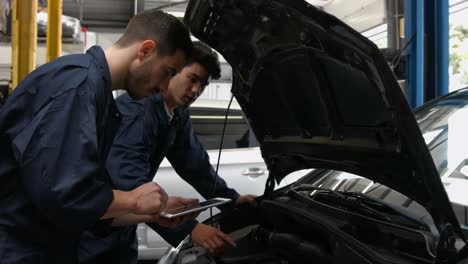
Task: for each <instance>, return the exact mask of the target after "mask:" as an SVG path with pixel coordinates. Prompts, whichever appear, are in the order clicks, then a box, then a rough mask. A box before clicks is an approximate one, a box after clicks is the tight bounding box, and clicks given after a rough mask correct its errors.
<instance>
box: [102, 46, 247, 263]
mask: <svg viewBox="0 0 468 264" xmlns="http://www.w3.org/2000/svg"><path fill="white" fill-rule="evenodd" d="M220 71H221V70H220V66H219V61H218V56H217V54H216V52H214V51H213V50H212V49H211V48H209V47H208V46H206V45H204V44H203V43H201V42H195V43H194V50H193V53H192V56H191V57H190V58H188V60H187V62H186V64H185V67H184V68H183V69H182V71H181V72H180V73H178V74H177V75H176V76H175V77H174V78H172V79H171V82H170V83H169V86H167V87H166V88H164V89H161V94H158V95H154V96H151V97H149V98H146V99H144V100H140V101H135V100H133V99H132V98H131V97H130V96H128V95H126V94H124V95H121V96H120V97H119V98H117V100H116V101H117V106H118V108H119V110H120V111H121V112H122V114H123V122H122V124H121V126H120V128H119V132H118V133H117V135H116V138H115V140H114V144H113V145H112V148H111V151H110V154H109V158H108V160H107V168H108V170H109V173H110V176H111V178H112V182H113V183H114V184H115V185H116V186H118V188H121V189H127V190H130V189H132V188H135V187H136V186H139V185H141V184H145V183H148V182H151V181H152V180H153V177H154V175H155V174H156V179H157V170H158V168H159V165H160V164H161V162H162V161H163V159H164V157H166V158H167V159H168V160H169V162H170V163H171V164H172V166H173V167H174V169H175V170H176V172H177V173H178V174H179V175H180V176H181V177H182V178H183V179H184V180H185V181H187V182H188V183H189V184H191V185H192V186H193V187H194V188H195V189H196V190H197V191H198V192H199V193H200V194H201V195H202V196H203V197H205V198H206V199H209V198H214V197H225V198H231V199H232V200H233V201H234V202H235V203H236V204H240V203H250V204H253V205H254V204H255V200H254V198H255V196H253V195H243V196H239V194H238V193H237V192H236V191H235V190H233V189H231V188H229V187H228V186H227V185H226V182H225V181H224V180H223V179H222V178H220V177H219V176H218V175H217V174H216V173H215V171H214V169H213V167H212V166H211V164H210V161H209V156H208V153H207V152H206V150H205V149H204V147H203V146H202V144H201V143H200V141H199V140H198V138H197V137H196V136H195V134H194V132H193V129H192V123H191V121H190V116H189V111H188V109H187V108H188V107H189V106H190V105H191V104H192V103H193V102H194V101H195V100H196V99H197V98H198V96H199V95H200V94H201V93H202V92H203V89H204V88H205V87H206V86H207V85H208V80H209V78H210V77H211V78H213V79H218V78H219V77H220ZM215 182H216V188H215V189H214V184H215ZM149 226H150V227H151V228H153V229H154V230H155V231H156V232H158V233H159V234H160V235H161V236H162V237H163V238H164V239H166V241H168V242H169V243H170V244H171V245H173V246H176V245H177V244H179V243H180V242H181V241H182V240H183V239H184V238H185V237H186V236H187V235H189V234H191V235H192V239H193V240H194V241H195V242H196V243H198V244H200V245H201V246H203V247H205V248H206V249H208V250H209V251H210V252H212V253H217V252H219V251H220V250H222V248H223V246H224V244H225V243H226V242H227V243H229V244H232V245H235V243H234V242H233V241H232V240H231V238H229V236H228V235H226V234H224V233H223V232H221V231H220V230H218V229H216V228H213V227H211V226H207V225H204V224H200V223H198V222H196V221H191V222H188V223H186V224H184V225H183V226H181V227H179V228H177V229H167V228H162V227H161V226H158V225H157V224H154V223H150V224H149ZM135 231H136V226H133V227H128V228H127V230H126V231H125V233H124V232H122V233H124V234H122V236H128V237H125V239H121V240H114V241H113V245H112V246H111V247H112V249H107V253H106V254H107V255H108V256H109V257H110V256H112V257H111V258H109V259H112V263H137V256H138V246H137V245H138V244H137V242H138V241H137V236H136V232H135ZM122 236H121V237H122ZM110 240H112V239H110ZM110 240H106V242H107V243H108V245H111V244H112V242H111V241H110ZM103 251H104V249H103Z"/></svg>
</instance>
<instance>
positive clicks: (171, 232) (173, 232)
mask: <svg viewBox="0 0 468 264" xmlns="http://www.w3.org/2000/svg"><path fill="white" fill-rule="evenodd" d="M197 224H198V222H197V221H196V220H193V221H188V222H186V223H184V224H182V225H180V226H178V227H176V228H167V227H162V226H160V225H158V224H155V223H147V225H148V226H149V227H151V229H153V230H154V231H155V232H156V233H158V234H159V235H160V236H161V237H162V238H164V240H166V241H167V243H169V244H171V246H173V247H177V246H178V245H179V244H180V242H182V240H184V239H185V237H187V236H188V235H190V234H192V230H193V229H194V228H195V226H196V225H197Z"/></svg>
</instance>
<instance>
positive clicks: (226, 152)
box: [137, 99, 309, 259]
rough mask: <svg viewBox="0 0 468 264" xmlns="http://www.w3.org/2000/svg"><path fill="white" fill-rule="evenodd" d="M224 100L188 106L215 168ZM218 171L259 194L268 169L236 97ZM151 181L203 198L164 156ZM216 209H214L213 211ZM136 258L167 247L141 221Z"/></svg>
mask: <svg viewBox="0 0 468 264" xmlns="http://www.w3.org/2000/svg"><path fill="white" fill-rule="evenodd" d="M228 103H229V102H228V101H221V100H203V99H198V100H197V101H195V102H194V103H193V105H192V106H190V118H191V120H192V124H193V129H194V131H195V134H196V135H197V136H198V138H199V139H200V141H201V142H202V144H203V146H204V147H205V148H206V149H207V151H208V154H209V156H210V161H211V164H212V165H213V167H214V168H216V163H217V160H218V154H219V147H220V142H221V135H222V131H223V125H224V120H225V116H226V110H227V106H228ZM308 171H309V170H307V171H303V172H299V173H296V174H292V175H290V176H289V177H286V178H285V179H284V180H283V181H282V182H281V186H284V185H286V184H288V183H290V182H293V181H295V180H296V179H297V178H300V177H301V176H302V175H305V174H306V173H307V172H308ZM218 173H219V175H220V176H221V177H222V178H223V179H224V180H225V181H226V183H227V184H228V186H229V187H232V188H234V189H235V190H237V191H238V192H239V193H248V194H255V195H259V196H260V195H262V194H263V192H264V190H265V184H266V180H267V177H268V170H267V168H266V165H265V162H264V160H263V159H262V157H261V153H260V149H259V148H258V142H257V140H256V139H255V136H254V135H253V133H252V132H251V131H250V128H249V125H248V124H247V122H246V120H245V119H244V116H243V114H242V110H241V109H240V107H239V105H238V104H237V102H236V101H234V102H233V103H232V106H231V109H230V111H229V115H228V121H227V125H226V133H225V135H224V143H223V149H222V154H221V160H220V165H219V172H218ZM154 181H155V182H157V183H158V184H160V185H161V186H162V187H163V188H164V189H165V190H166V191H167V193H169V194H170V195H175V196H184V197H196V198H199V199H200V200H204V198H203V197H202V196H201V195H200V194H199V193H198V192H197V191H196V190H195V189H194V188H193V187H192V186H190V185H189V184H188V183H186V182H185V181H184V180H183V179H181V178H180V177H179V176H178V175H177V173H176V172H175V171H174V169H173V168H172V166H171V164H170V163H169V162H168V161H167V160H166V159H164V161H163V162H162V163H161V165H160V167H159V169H158V172H157V173H156V175H155V178H154ZM218 212H219V210H217V209H214V210H213V213H218ZM209 216H210V215H209V211H208V210H207V211H204V212H202V213H201V214H200V215H199V216H198V218H197V219H198V220H199V221H204V220H205V219H207V218H208V217H209ZM137 234H138V254H139V255H138V257H139V259H159V258H160V257H161V256H162V255H163V254H164V253H165V252H166V251H167V249H168V248H169V247H170V245H169V244H168V243H167V242H166V241H164V239H163V238H162V237H161V236H159V235H158V234H157V233H155V232H154V231H153V230H152V229H151V228H149V227H148V226H147V225H145V224H140V225H138V229H137Z"/></svg>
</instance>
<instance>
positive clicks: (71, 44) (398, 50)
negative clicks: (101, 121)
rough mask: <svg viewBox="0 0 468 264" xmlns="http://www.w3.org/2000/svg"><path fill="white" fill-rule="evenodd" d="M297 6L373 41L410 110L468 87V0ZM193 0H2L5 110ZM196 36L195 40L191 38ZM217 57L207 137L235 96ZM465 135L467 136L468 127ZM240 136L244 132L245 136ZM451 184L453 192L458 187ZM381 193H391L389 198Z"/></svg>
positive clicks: (318, 1)
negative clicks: (78, 60)
mask: <svg viewBox="0 0 468 264" xmlns="http://www.w3.org/2000/svg"><path fill="white" fill-rule="evenodd" d="M218 1H222V0H218ZM291 1H293V0H291ZM294 1H306V2H307V3H309V4H311V5H313V6H315V7H317V8H319V9H320V10H322V11H325V12H327V13H330V14H332V15H334V16H336V17H337V18H338V19H340V20H341V21H343V22H344V23H346V24H347V25H348V26H350V27H351V28H353V29H354V30H355V31H357V32H359V33H360V34H362V35H363V36H364V37H366V38H368V39H369V40H371V41H372V42H373V43H374V44H375V45H376V46H377V47H378V48H379V49H380V51H381V52H382V54H383V56H384V58H385V59H386V61H387V63H388V65H389V66H390V69H391V70H393V74H394V76H395V77H396V79H397V80H398V84H399V85H400V87H401V89H402V91H403V93H404V95H405V98H406V100H407V102H408V104H409V106H410V107H411V108H412V109H418V107H421V106H423V105H424V104H426V103H428V102H431V101H433V100H435V99H437V98H440V97H442V96H445V95H447V94H449V93H451V92H455V91H458V90H460V89H464V88H466V87H468V0H406V1H405V0H353V1H349V0H348V1H346V0H294ZM189 2H190V1H189V0H62V1H61V0H58V1H57V0H0V5H1V6H0V9H3V10H4V11H5V12H4V14H5V17H4V18H3V20H1V19H2V17H0V111H1V107H2V105H3V104H4V102H5V101H6V100H7V98H8V95H9V94H11V93H12V92H13V91H14V89H15V87H16V86H17V85H18V83H20V82H21V80H22V79H24V78H25V77H26V76H27V75H28V74H29V73H30V72H31V71H33V70H34V69H35V68H37V67H39V66H41V65H43V64H45V63H47V62H49V61H51V60H53V59H55V58H57V57H60V56H63V55H68V54H74V53H84V52H86V50H87V49H89V48H90V47H92V46H95V45H98V46H101V47H102V48H104V49H105V48H108V47H110V46H112V44H113V43H114V42H115V41H116V40H118V39H119V38H120V36H121V35H122V34H123V32H124V31H125V27H126V25H127V23H128V22H129V20H130V19H131V18H132V17H133V16H134V15H135V14H137V13H139V12H140V11H142V10H149V9H159V10H162V11H165V12H168V13H170V14H172V15H174V16H176V17H177V18H179V19H180V20H183V18H184V14H185V11H186V9H187V5H188V3H189ZM351 2H352V4H351ZM2 12H3V11H2ZM0 15H1V14H0ZM2 22H3V25H2ZM192 39H193V40H196V38H195V37H194V36H192ZM219 56H220V62H221V78H220V79H219V80H216V81H213V82H210V84H209V86H207V87H206V89H205V90H204V92H203V94H202V96H201V97H200V99H201V101H202V102H203V103H205V102H208V103H209V104H215V105H222V107H218V106H217V108H216V111H213V112H209V111H206V109H205V108H204V106H201V107H200V109H197V110H194V113H196V114H195V116H196V117H195V118H194V119H193V120H194V122H193V123H194V127H196V129H198V127H200V131H202V132H203V133H205V135H208V136H212V134H215V133H217V134H221V131H224V130H223V129H224V128H222V122H221V121H223V120H221V118H220V117H223V115H224V110H225V109H224V108H223V107H225V105H227V104H228V102H229V99H231V96H232V93H231V88H232V85H233V79H234V78H233V70H232V68H231V66H230V65H229V63H228V62H227V61H226V59H225V58H223V57H222V56H221V54H219ZM122 93H123V91H122ZM122 93H121V92H119V91H117V92H115V91H114V96H115V97H117V96H119V95H120V94H122ZM234 105H235V106H234V110H232V111H233V113H234V114H233V115H235V118H234V119H236V121H235V122H233V123H235V124H236V125H237V126H236V129H233V131H234V130H235V131H234V132H233V131H231V132H232V134H231V135H229V136H228V137H229V139H228V140H229V143H228V145H229V148H231V147H232V148H234V147H233V146H236V144H244V145H243V146H244V147H249V148H257V149H256V151H257V152H258V153H257V154H259V153H260V152H259V150H258V142H256V139H255V135H253V132H252V131H250V130H249V125H248V122H246V121H245V120H244V119H246V118H245V116H243V114H242V111H241V109H240V107H239V105H238V104H237V102H235V103H234ZM220 109H222V110H220ZM198 111H199V112H198ZM207 113H208V114H207ZM231 114H232V112H231ZM206 115H212V117H210V118H209V120H208V121H207V120H205V119H203V117H204V116H206ZM441 116H442V114H441ZM432 117H433V116H432ZM432 117H431V118H432ZM226 118H227V117H226ZM434 118H435V117H434ZM423 119H424V118H423ZM440 119H441V120H442V119H443V118H440ZM423 121H424V120H423ZM421 123H422V122H421ZM214 131H216V132H214ZM437 131H438V130H437ZM463 131H468V128H467V129H464V130H463ZM249 133H250V134H249ZM237 134H240V135H241V138H240V137H239V136H238V135H237ZM423 136H424V140H426V142H429V141H432V140H433V139H434V138H436V137H437V136H433V134H430V133H427V134H423ZM456 136H457V137H462V136H463V135H461V134H457V135H456ZM207 138H208V137H207ZM221 138H222V137H221V136H219V135H218V136H217V137H215V138H208V139H205V138H203V139H202V141H203V142H204V143H205V141H206V142H208V143H207V144H212V145H213V146H215V145H216V144H217V143H218V141H219V140H220V139H221ZM210 140H211V141H210ZM242 140H243V141H242ZM241 141H242V142H241ZM239 142H241V143H239ZM246 142H247V143H246ZM451 147H453V146H451ZM211 148H213V149H214V147H210V149H211ZM258 156H260V155H258ZM262 162H263V161H262ZM464 162H465V163H466V164H465V163H464V164H465V165H463V166H466V168H468V159H465V160H464ZM166 165H167V164H166ZM460 166H461V167H460V168H462V167H463V166H462V165H460ZM463 168H465V167H463ZM254 169H258V171H257V170H254V171H253V173H261V174H265V173H267V172H268V170H266V169H265V170H263V169H264V168H257V167H255V168H254ZM460 170H461V169H460ZM259 171H260V172H259ZM248 173H252V171H248ZM445 173H448V172H445ZM467 175H468V173H467V174H465V175H464V177H461V176H460V177H461V178H460V179H464V180H466V179H468V176H467ZM345 176H349V175H345ZM465 178H466V179H465ZM249 179H250V178H249ZM366 183H367V182H366ZM329 184H330V185H331V184H332V183H329ZM333 184H335V182H333ZM355 184H360V183H355ZM367 184H368V185H366V186H365V189H366V191H367V190H369V189H372V188H370V186H373V184H374V182H371V181H369V182H368V183H367ZM444 184H446V185H444V186H446V187H447V186H450V185H451V184H452V183H445V182H444ZM338 185H339V184H336V186H338ZM351 185H352V184H351ZM351 187H353V186H351ZM451 187H453V188H455V184H453V185H452V186H451ZM372 190H374V189H372ZM381 195H382V197H385V196H386V195H389V196H391V194H388V193H387V194H386V193H382V194H381ZM460 196H461V195H459V196H457V199H460V200H466V198H461V197H460ZM450 198H452V197H450ZM453 209H454V211H455V213H456V215H457V217H459V220H460V219H464V221H462V223H461V225H462V227H464V232H465V233H466V234H468V231H467V230H468V207H466V206H463V204H462V202H460V203H458V204H454V205H453ZM147 229H148V230H147ZM147 229H146V227H145V229H143V228H140V227H139V229H138V231H137V232H138V236H139V239H140V236H141V237H145V241H149V240H151V239H153V240H156V238H154V237H155V236H157V235H156V234H155V233H154V232H152V231H150V230H149V228H147ZM158 239H159V238H158ZM164 250H166V248H164ZM140 254H141V253H140ZM144 254H145V253H142V256H143V258H142V260H141V261H142V263H154V260H153V259H152V256H151V255H150V254H148V255H147V256H145V255H144ZM161 254H162V253H161ZM145 261H148V262H145ZM0 262H1V261H0Z"/></svg>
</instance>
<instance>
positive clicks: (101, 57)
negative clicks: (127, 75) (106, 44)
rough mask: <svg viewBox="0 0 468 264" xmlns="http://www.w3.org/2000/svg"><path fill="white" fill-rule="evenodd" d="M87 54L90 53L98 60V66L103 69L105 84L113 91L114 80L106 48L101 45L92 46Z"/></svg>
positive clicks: (102, 74)
mask: <svg viewBox="0 0 468 264" xmlns="http://www.w3.org/2000/svg"><path fill="white" fill-rule="evenodd" d="M86 54H88V55H90V56H91V57H93V58H94V59H95V60H96V62H97V66H98V67H99V70H100V71H101V76H102V78H103V80H104V82H105V86H106V88H108V90H109V91H110V92H112V80H111V75H110V69H109V64H108V63H107V59H106V55H105V53H104V50H103V49H102V48H101V47H99V46H92V47H91V48H89V49H88V50H87V51H86Z"/></svg>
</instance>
